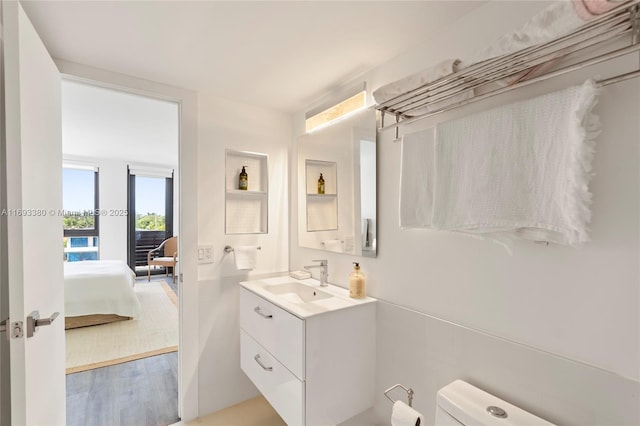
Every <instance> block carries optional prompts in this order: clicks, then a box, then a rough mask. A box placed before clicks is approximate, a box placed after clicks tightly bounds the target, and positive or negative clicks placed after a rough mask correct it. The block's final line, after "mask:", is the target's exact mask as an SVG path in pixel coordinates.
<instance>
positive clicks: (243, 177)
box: [238, 166, 249, 191]
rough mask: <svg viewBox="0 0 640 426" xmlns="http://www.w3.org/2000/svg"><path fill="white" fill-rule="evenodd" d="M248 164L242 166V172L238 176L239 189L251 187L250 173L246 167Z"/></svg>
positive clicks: (244, 189)
mask: <svg viewBox="0 0 640 426" xmlns="http://www.w3.org/2000/svg"><path fill="white" fill-rule="evenodd" d="M245 167H247V166H242V171H241V172H240V176H238V189H241V190H243V191H246V190H247V189H248V187H249V175H247V171H246V170H245V169H244V168H245Z"/></svg>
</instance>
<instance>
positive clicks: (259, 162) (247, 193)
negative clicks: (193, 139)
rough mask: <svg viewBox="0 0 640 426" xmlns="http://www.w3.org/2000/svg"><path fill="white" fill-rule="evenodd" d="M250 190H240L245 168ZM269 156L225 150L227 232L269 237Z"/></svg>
mask: <svg viewBox="0 0 640 426" xmlns="http://www.w3.org/2000/svg"><path fill="white" fill-rule="evenodd" d="M243 167H244V168H245V172H246V173H247V189H246V190H245V189H240V184H239V178H240V173H241V172H242V168H243ZM268 176H269V173H268V156H267V155H266V154H260V153H256V152H243V151H234V150H229V149H228V150H227V151H226V161H225V233H226V234H266V233H267V232H268V222H269V221H268V210H269V185H268Z"/></svg>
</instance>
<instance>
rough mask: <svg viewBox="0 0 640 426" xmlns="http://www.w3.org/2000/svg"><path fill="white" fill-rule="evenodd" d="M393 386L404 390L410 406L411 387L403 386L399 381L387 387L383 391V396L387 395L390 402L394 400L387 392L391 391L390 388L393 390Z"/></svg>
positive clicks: (411, 400) (411, 398)
mask: <svg viewBox="0 0 640 426" xmlns="http://www.w3.org/2000/svg"><path fill="white" fill-rule="evenodd" d="M395 388H402V389H404V391H405V392H406V393H407V399H408V400H409V407H411V406H412V405H413V389H411V388H407V387H405V386H402V385H401V384H400V383H398V384H397V385H393V386H391V387H390V388H389V389H387V390H386V391H384V396H386V397H387V399H388V400H389V401H391V402H394V403H395V401H394V400H393V399H391V397H390V396H389V392H391V391H392V390H394V389H395Z"/></svg>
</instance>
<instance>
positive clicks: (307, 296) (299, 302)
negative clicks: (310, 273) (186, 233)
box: [240, 276, 375, 318]
mask: <svg viewBox="0 0 640 426" xmlns="http://www.w3.org/2000/svg"><path fill="white" fill-rule="evenodd" d="M240 285H241V286H243V287H244V288H246V289H247V290H250V291H252V292H253V293H255V294H257V295H258V296H260V297H263V298H264V299H265V300H267V301H268V302H271V303H273V304H274V305H276V306H279V307H281V308H283V309H284V310H286V311H288V312H290V313H292V314H293V315H296V316H297V317H299V318H308V317H310V316H313V315H318V314H323V313H325V312H331V311H335V310H336V309H345V308H350V307H353V306H358V305H362V304H366V303H372V302H374V301H375V299H372V298H371V297H365V298H364V299H352V298H350V297H349V290H347V289H345V288H341V287H338V286H335V285H333V284H329V285H327V286H326V287H320V282H318V280H315V279H313V278H307V279H304V280H297V279H295V278H291V277H289V276H280V277H273V278H263V279H260V280H254V281H243V282H241V283H240Z"/></svg>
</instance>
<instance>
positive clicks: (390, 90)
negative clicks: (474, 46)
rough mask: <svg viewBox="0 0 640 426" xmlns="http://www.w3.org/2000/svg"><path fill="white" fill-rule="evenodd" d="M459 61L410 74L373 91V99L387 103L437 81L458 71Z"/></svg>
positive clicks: (447, 62)
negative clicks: (407, 92)
mask: <svg viewBox="0 0 640 426" xmlns="http://www.w3.org/2000/svg"><path fill="white" fill-rule="evenodd" d="M458 65H460V60H459V59H446V60H444V61H442V62H440V63H439V64H436V65H434V66H432V67H429V68H427V69H424V70H422V71H419V72H417V73H415V74H411V75H410V76H407V77H405V78H402V79H400V80H396V81H394V82H393V83H389V84H386V85H384V86H382V87H380V88H378V89H376V90H374V91H373V93H372V95H373V99H375V101H376V102H377V103H379V104H380V103H382V102H385V101H388V100H389V99H391V98H393V97H396V96H398V95H401V94H403V93H405V92H406V91H408V90H412V89H417V88H418V87H420V86H423V85H425V84H427V83H431V82H433V81H436V80H438V79H439V78H441V77H444V76H446V75H449V74H451V73H454V72H457V71H458Z"/></svg>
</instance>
